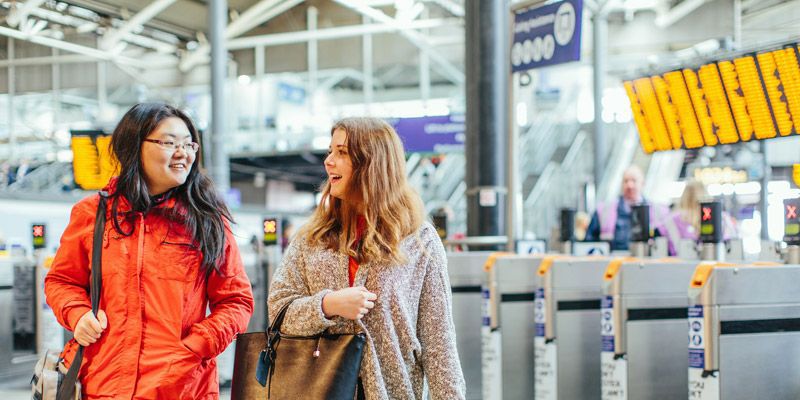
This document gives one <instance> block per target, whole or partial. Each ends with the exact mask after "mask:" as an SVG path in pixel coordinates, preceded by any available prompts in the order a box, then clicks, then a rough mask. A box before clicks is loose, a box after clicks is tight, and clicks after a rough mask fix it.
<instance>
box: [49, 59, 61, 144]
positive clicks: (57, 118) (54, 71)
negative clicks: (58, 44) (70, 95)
mask: <svg viewBox="0 0 800 400" xmlns="http://www.w3.org/2000/svg"><path fill="white" fill-rule="evenodd" d="M50 53H51V55H52V56H53V58H57V57H58V49H55V48H53V49H50ZM50 68H51V70H50V83H51V89H52V90H53V96H52V99H53V129H58V124H60V123H61V64H58V63H53V65H52V66H51V67H50Z"/></svg>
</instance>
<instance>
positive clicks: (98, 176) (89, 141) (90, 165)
mask: <svg viewBox="0 0 800 400" xmlns="http://www.w3.org/2000/svg"><path fill="white" fill-rule="evenodd" d="M110 145H111V136H110V135H105V134H104V133H103V132H102V131H72V139H71V140H70V147H72V171H73V176H74V178H75V184H76V185H78V187H80V188H81V189H84V190H97V189H102V188H104V187H105V186H106V184H107V183H108V181H109V179H111V177H112V176H114V175H117V173H118V172H119V162H118V161H117V159H116V158H115V157H114V155H113V154H112V153H111V146H110Z"/></svg>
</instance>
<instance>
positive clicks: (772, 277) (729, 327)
mask: <svg viewBox="0 0 800 400" xmlns="http://www.w3.org/2000/svg"><path fill="white" fill-rule="evenodd" d="M797 282H800V265H733V264H701V265H699V266H698V267H697V269H696V270H695V272H694V275H693V277H692V280H691V283H690V288H689V384H688V389H689V391H688V395H689V396H688V398H689V399H692V400H695V399H697V400H709V399H714V400H718V399H724V400H739V399H741V400H744V399H770V400H782V399H786V400H788V399H798V398H800V355H799V354H798V349H800V290H798V288H797Z"/></svg>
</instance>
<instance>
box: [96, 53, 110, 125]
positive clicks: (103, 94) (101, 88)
mask: <svg viewBox="0 0 800 400" xmlns="http://www.w3.org/2000/svg"><path fill="white" fill-rule="evenodd" d="M107 67H108V66H107V64H106V62H105V61H98V62H97V109H98V111H97V120H98V121H100V122H106V121H104V120H103V118H104V116H105V110H106V109H107V108H108V87H107V86H106V68H107Z"/></svg>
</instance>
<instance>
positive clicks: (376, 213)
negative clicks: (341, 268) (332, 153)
mask: <svg viewBox="0 0 800 400" xmlns="http://www.w3.org/2000/svg"><path fill="white" fill-rule="evenodd" d="M337 129H341V130H344V131H345V132H346V133H347V152H348V153H349V155H350V161H351V162H352V165H353V175H352V177H351V178H350V182H349V185H348V187H347V188H345V190H346V193H348V197H350V196H352V198H355V199H359V200H360V202H361V204H363V205H364V207H363V217H364V219H365V220H366V229H365V230H364V234H363V237H362V239H361V243H360V246H359V250H360V251H356V249H355V243H356V228H357V221H358V215H359V212H358V210H357V209H356V208H355V207H354V206H353V204H352V203H350V202H345V201H342V200H340V199H338V198H335V197H333V196H331V184H330V182H329V181H325V182H324V183H323V186H322V200H321V201H320V204H319V206H317V209H316V210H315V211H314V213H313V214H312V216H311V219H310V220H309V222H308V223H307V224H306V225H305V226H304V227H303V228H302V229H301V230H300V232H299V233H300V235H302V236H303V237H305V239H306V240H309V241H311V242H312V243H322V244H323V245H324V246H325V247H326V248H328V249H331V250H336V251H338V252H340V253H344V254H347V255H350V256H352V257H354V258H356V259H357V260H359V262H361V263H368V262H379V263H393V264H396V263H403V262H405V261H406V257H405V254H402V252H401V251H400V242H401V241H402V240H403V239H404V238H406V237H407V236H409V235H411V234H414V233H416V232H417V230H419V228H420V226H421V225H422V223H423V221H424V218H425V217H424V215H425V213H424V208H423V206H422V200H421V199H420V197H419V195H417V193H416V192H415V191H414V190H413V189H412V188H411V186H409V184H408V181H407V180H406V160H405V152H404V151H403V144H402V143H401V142H400V138H399V137H398V136H397V133H396V132H395V131H394V129H393V128H392V127H391V126H390V125H389V124H387V123H386V122H384V121H383V120H380V119H377V118H345V119H342V120H340V121H338V122H336V123H335V124H334V125H333V127H332V128H331V135H333V132H334V131H336V130H337Z"/></svg>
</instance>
